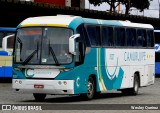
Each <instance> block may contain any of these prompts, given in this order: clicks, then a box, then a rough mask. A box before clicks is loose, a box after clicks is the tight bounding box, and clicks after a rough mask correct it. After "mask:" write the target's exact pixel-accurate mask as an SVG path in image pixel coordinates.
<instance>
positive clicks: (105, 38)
mask: <svg viewBox="0 0 160 113" xmlns="http://www.w3.org/2000/svg"><path fill="white" fill-rule="evenodd" d="M102 46H114V39H113V28H112V27H102Z"/></svg>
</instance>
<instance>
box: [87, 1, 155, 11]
mask: <svg viewBox="0 0 160 113" xmlns="http://www.w3.org/2000/svg"><path fill="white" fill-rule="evenodd" d="M150 1H153V0H89V2H90V3H91V4H93V5H94V6H97V5H98V6H99V5H100V4H102V3H105V2H106V3H108V4H109V5H110V12H115V11H116V10H115V9H116V7H117V6H118V5H119V4H120V3H121V4H123V5H125V7H126V11H125V14H129V10H130V8H131V7H135V8H137V9H138V10H140V12H142V11H143V10H144V9H148V8H149V6H150Z"/></svg>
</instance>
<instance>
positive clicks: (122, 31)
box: [115, 28, 125, 46]
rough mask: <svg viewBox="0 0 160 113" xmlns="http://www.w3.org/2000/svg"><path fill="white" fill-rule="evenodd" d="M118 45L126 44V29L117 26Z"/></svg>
mask: <svg viewBox="0 0 160 113" xmlns="http://www.w3.org/2000/svg"><path fill="white" fill-rule="evenodd" d="M115 38H116V46H125V29H124V28H115Z"/></svg>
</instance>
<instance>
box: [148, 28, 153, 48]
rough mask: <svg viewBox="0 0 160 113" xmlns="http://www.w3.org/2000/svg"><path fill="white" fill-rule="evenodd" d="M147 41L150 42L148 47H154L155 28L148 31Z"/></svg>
mask: <svg viewBox="0 0 160 113" xmlns="http://www.w3.org/2000/svg"><path fill="white" fill-rule="evenodd" d="M147 42H148V47H154V36H153V30H148V31H147Z"/></svg>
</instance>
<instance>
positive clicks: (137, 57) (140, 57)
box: [124, 52, 146, 61]
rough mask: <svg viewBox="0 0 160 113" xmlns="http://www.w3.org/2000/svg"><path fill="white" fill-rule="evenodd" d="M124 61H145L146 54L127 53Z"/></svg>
mask: <svg viewBox="0 0 160 113" xmlns="http://www.w3.org/2000/svg"><path fill="white" fill-rule="evenodd" d="M124 60H125V61H145V60H146V52H125V53H124Z"/></svg>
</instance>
